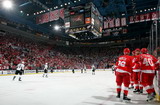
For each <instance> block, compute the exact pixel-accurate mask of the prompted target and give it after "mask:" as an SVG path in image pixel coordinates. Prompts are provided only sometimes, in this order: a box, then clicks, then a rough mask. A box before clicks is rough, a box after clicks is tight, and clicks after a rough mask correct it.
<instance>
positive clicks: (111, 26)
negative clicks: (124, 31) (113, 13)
mask: <svg viewBox="0 0 160 105" xmlns="http://www.w3.org/2000/svg"><path fill="white" fill-rule="evenodd" d="M109 27H110V28H113V27H114V19H110V21H109Z"/></svg>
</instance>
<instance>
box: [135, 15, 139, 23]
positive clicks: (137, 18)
mask: <svg viewBox="0 0 160 105" xmlns="http://www.w3.org/2000/svg"><path fill="white" fill-rule="evenodd" d="M139 20H140V16H139V15H136V16H135V22H136V23H137V22H139Z"/></svg>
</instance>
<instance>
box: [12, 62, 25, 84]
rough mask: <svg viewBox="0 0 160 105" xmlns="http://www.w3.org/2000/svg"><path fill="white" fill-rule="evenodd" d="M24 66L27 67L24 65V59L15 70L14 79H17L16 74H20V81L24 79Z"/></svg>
mask: <svg viewBox="0 0 160 105" xmlns="http://www.w3.org/2000/svg"><path fill="white" fill-rule="evenodd" d="M24 67H25V65H24V62H23V61H22V62H21V63H19V64H18V65H17V69H16V72H15V76H14V77H13V80H15V78H16V76H17V75H19V81H22V79H21V78H22V77H21V76H22V72H23V70H24Z"/></svg>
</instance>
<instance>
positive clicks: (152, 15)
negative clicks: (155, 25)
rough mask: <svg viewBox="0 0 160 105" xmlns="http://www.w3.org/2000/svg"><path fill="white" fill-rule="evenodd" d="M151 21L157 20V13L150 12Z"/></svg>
mask: <svg viewBox="0 0 160 105" xmlns="http://www.w3.org/2000/svg"><path fill="white" fill-rule="evenodd" d="M151 19H152V20H156V19H158V12H152V13H151Z"/></svg>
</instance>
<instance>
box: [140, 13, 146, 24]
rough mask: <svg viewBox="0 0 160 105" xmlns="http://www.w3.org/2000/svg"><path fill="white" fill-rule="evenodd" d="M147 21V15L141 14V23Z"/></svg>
mask: <svg viewBox="0 0 160 105" xmlns="http://www.w3.org/2000/svg"><path fill="white" fill-rule="evenodd" d="M144 21H145V15H144V14H141V15H140V22H144Z"/></svg>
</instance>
